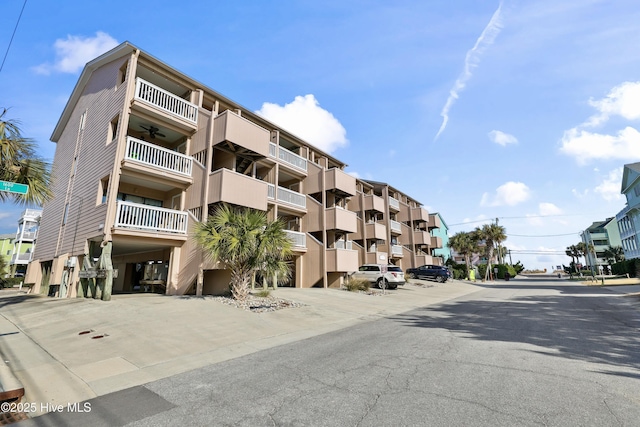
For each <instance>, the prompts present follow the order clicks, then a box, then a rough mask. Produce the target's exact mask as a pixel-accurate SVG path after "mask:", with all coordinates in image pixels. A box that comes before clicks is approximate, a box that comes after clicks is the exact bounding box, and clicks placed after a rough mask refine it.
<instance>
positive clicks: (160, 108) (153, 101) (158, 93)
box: [134, 77, 198, 130]
mask: <svg viewBox="0 0 640 427" xmlns="http://www.w3.org/2000/svg"><path fill="white" fill-rule="evenodd" d="M138 103H139V104H138ZM137 105H143V106H150V107H152V108H151V109H148V108H145V111H146V112H148V113H150V114H152V115H153V116H155V117H157V118H163V119H164V118H171V119H177V121H175V122H174V124H176V125H180V124H182V123H184V124H185V125H186V126H180V127H182V128H184V129H186V130H195V128H196V125H197V124H198V106H197V105H195V104H192V103H191V102H189V101H187V100H185V99H183V98H180V97H179V96H177V95H174V94H173V93H171V92H168V91H166V90H164V89H162V88H160V87H158V86H156V85H153V84H151V83H149V82H148V81H146V80H143V79H141V78H139V77H138V78H136V92H135V96H134V106H137Z"/></svg>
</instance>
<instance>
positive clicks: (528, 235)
mask: <svg viewBox="0 0 640 427" xmlns="http://www.w3.org/2000/svg"><path fill="white" fill-rule="evenodd" d="M576 234H577V235H579V234H580V232H579V231H576V232H575V233H566V234H539V235H533V234H507V235H506V236H507V237H560V236H575V235H576Z"/></svg>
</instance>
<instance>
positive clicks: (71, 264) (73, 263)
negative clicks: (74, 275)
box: [64, 256, 78, 268]
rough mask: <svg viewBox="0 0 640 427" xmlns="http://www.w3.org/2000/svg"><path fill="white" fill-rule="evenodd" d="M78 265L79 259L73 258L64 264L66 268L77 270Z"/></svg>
mask: <svg viewBox="0 0 640 427" xmlns="http://www.w3.org/2000/svg"><path fill="white" fill-rule="evenodd" d="M77 264H78V257H75V256H72V257H70V258H69V259H68V260H67V261H66V262H65V263H64V266H65V267H68V268H75V266H76V265H77Z"/></svg>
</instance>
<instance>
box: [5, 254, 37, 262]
mask: <svg viewBox="0 0 640 427" xmlns="http://www.w3.org/2000/svg"><path fill="white" fill-rule="evenodd" d="M31 255H32V254H31V253H28V254H13V255H12V256H11V261H10V262H9V264H29V262H30V261H31Z"/></svg>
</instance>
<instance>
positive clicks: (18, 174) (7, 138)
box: [0, 108, 53, 205]
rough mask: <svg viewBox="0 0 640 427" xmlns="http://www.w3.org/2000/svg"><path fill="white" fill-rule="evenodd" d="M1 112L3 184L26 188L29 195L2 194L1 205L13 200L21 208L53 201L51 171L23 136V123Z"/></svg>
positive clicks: (0, 175) (4, 110)
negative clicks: (13, 183) (4, 182)
mask: <svg viewBox="0 0 640 427" xmlns="http://www.w3.org/2000/svg"><path fill="white" fill-rule="evenodd" d="M7 111H8V110H7V109H6V108H4V109H2V112H0V180H2V181H9V182H16V183H19V184H26V185H28V186H29V191H28V192H27V194H24V195H23V194H13V193H6V192H3V191H1V192H0V201H5V200H7V199H12V200H13V201H14V202H16V203H18V204H22V205H42V204H43V203H44V202H46V201H47V200H50V199H51V198H52V197H53V192H52V191H51V167H50V164H49V163H47V162H45V161H44V160H43V159H42V158H41V157H39V156H38V155H36V145H35V143H34V141H33V140H31V139H29V138H25V137H23V136H22V132H21V131H20V123H19V122H18V121H16V120H12V119H6V118H5V114H6V113H7Z"/></svg>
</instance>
